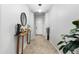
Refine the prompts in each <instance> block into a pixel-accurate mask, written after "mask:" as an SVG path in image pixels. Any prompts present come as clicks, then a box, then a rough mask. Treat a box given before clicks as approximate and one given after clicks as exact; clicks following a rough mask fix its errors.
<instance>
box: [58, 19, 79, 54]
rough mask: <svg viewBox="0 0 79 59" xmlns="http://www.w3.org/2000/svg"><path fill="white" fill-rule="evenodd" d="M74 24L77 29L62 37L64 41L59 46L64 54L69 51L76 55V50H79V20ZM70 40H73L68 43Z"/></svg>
mask: <svg viewBox="0 0 79 59" xmlns="http://www.w3.org/2000/svg"><path fill="white" fill-rule="evenodd" d="M72 24H73V25H75V28H74V29H71V30H70V34H66V35H62V39H63V40H62V41H60V42H59V43H58V44H57V45H58V46H60V48H59V50H62V51H63V53H64V54H66V53H67V52H68V51H70V52H71V53H72V54H74V50H75V49H77V48H79V20H76V21H73V22H72ZM68 38H71V39H72V40H69V41H67V40H66V39H68ZM73 39H74V40H73Z"/></svg>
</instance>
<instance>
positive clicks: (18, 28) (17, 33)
mask: <svg viewBox="0 0 79 59" xmlns="http://www.w3.org/2000/svg"><path fill="white" fill-rule="evenodd" d="M20 27H21V25H20V24H17V26H16V34H15V35H16V36H17V35H19V34H20Z"/></svg>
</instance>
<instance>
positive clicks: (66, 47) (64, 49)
mask: <svg viewBox="0 0 79 59" xmlns="http://www.w3.org/2000/svg"><path fill="white" fill-rule="evenodd" d="M72 46H73V41H72V42H70V43H68V44H67V45H65V47H64V48H63V53H64V54H66V53H67V52H68V51H69V50H70V48H71V47H72Z"/></svg>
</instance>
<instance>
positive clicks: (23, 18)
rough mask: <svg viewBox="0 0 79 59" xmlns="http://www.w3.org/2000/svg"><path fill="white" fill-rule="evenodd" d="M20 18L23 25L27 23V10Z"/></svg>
mask: <svg viewBox="0 0 79 59" xmlns="http://www.w3.org/2000/svg"><path fill="white" fill-rule="evenodd" d="M20 20H21V24H22V26H25V25H26V24H27V16H26V14H25V12H22V13H21V16H20Z"/></svg>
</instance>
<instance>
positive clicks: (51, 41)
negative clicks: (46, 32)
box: [49, 39, 61, 54]
mask: <svg viewBox="0 0 79 59" xmlns="http://www.w3.org/2000/svg"><path fill="white" fill-rule="evenodd" d="M49 42H50V43H51V44H52V45H53V46H54V47H55V49H56V50H57V51H58V53H59V54H61V53H60V51H59V49H58V48H57V47H56V45H55V44H54V42H53V40H50V39H49Z"/></svg>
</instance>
